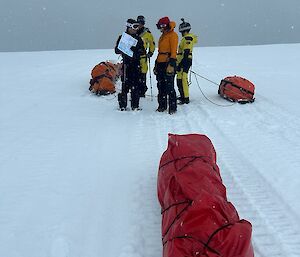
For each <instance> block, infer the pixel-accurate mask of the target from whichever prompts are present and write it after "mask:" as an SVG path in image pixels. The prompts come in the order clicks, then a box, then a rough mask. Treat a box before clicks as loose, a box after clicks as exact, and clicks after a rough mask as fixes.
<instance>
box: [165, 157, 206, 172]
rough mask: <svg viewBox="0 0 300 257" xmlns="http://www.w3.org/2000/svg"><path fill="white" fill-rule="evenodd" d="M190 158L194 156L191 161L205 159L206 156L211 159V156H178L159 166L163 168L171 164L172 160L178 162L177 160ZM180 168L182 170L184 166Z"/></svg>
mask: <svg viewBox="0 0 300 257" xmlns="http://www.w3.org/2000/svg"><path fill="white" fill-rule="evenodd" d="M189 158H192V160H191V161H194V160H196V159H202V160H204V161H205V158H208V159H210V160H211V157H209V156H205V155H192V156H183V157H180V158H176V159H173V160H170V161H167V162H166V163H164V164H162V165H161V166H159V169H160V168H163V167H164V166H166V165H169V164H170V163H172V162H176V161H180V160H184V159H189ZM189 163H190V162H189ZM184 167H186V165H185V166H184ZM180 170H182V168H181V169H180Z"/></svg>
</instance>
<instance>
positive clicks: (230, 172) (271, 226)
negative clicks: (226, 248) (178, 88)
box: [183, 104, 300, 257]
mask: <svg viewBox="0 0 300 257" xmlns="http://www.w3.org/2000/svg"><path fill="white" fill-rule="evenodd" d="M253 109H254V110H253ZM253 109H251V112H253V111H254V115H256V114H257V115H258V114H259V113H261V110H260V109H259V108H253ZM197 110H198V111H194V112H188V110H183V112H184V116H185V117H187V119H186V121H187V123H188V124H187V125H189V126H190V127H191V129H193V128H195V127H196V128H197V127H198V126H197V125H198V124H199V125H200V124H201V125H202V127H205V125H206V126H207V127H209V128H210V129H211V128H214V130H213V131H207V134H208V135H213V136H214V138H218V140H216V141H217V144H215V143H214V144H215V147H216V150H217V158H218V160H219V161H218V164H219V166H220V168H221V174H222V178H223V180H224V182H225V184H226V185H227V188H228V192H230V193H229V194H228V195H229V199H230V200H231V201H232V202H233V203H234V205H235V206H236V208H237V210H238V212H239V214H240V216H241V218H246V219H248V220H249V221H250V222H251V223H252V224H253V245H254V249H255V254H256V256H259V257H269V256H273V257H274V256H278V257H286V256H289V257H296V256H300V238H299V233H298V231H299V229H298V228H297V227H295V224H297V222H293V221H294V220H295V218H296V217H295V215H293V214H292V213H293V212H292V210H291V209H290V207H289V206H287V205H286V204H285V202H284V201H283V199H281V198H280V197H279V195H278V193H277V192H276V190H275V189H274V188H272V185H271V184H270V183H269V182H268V181H267V180H266V179H265V178H264V177H263V176H262V175H261V171H260V170H259V169H258V168H256V167H255V165H253V163H251V161H250V160H249V158H246V157H245V156H243V154H242V153H241V152H239V151H238V147H236V146H235V145H234V143H233V142H232V141H231V140H230V138H229V136H228V135H230V136H231V137H238V136H239V135H231V134H230V131H228V130H230V128H227V127H226V126H224V124H222V126H221V127H220V125H219V124H218V123H217V122H216V121H215V119H214V117H213V115H212V114H211V113H210V112H209V109H208V108H202V106H201V105H200V104H198V106H197ZM240 113H242V110H241V111H240ZM245 171H247V172H245ZM261 210H263V211H261Z"/></svg>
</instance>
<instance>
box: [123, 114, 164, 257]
mask: <svg viewBox="0 0 300 257" xmlns="http://www.w3.org/2000/svg"><path fill="white" fill-rule="evenodd" d="M128 114H129V115H135V116H136V117H135V118H136V120H135V122H136V124H135V131H134V135H135V140H134V141H133V142H132V143H131V144H130V148H129V152H128V155H129V156H134V157H133V159H134V160H135V162H136V165H137V166H138V167H141V170H140V174H139V175H138V176H137V177H136V178H135V181H136V182H135V183H134V185H133V188H132V190H133V191H134V193H133V195H134V197H135V198H134V199H132V201H133V202H134V203H135V210H134V211H133V213H134V215H135V217H134V219H135V221H136V222H135V224H132V227H133V230H132V235H131V237H132V238H131V246H130V247H131V248H132V249H127V253H126V254H130V256H131V255H133V256H137V257H138V256H143V257H152V256H161V253H162V250H161V232H160V228H161V217H160V208H159V203H158V200H157V194H156V191H157V189H156V179H157V176H156V175H157V167H158V163H155V161H154V160H153V159H155V157H154V156H152V155H153V154H152V153H153V147H155V148H157V147H156V145H157V140H154V139H153V138H152V137H147V135H145V130H144V128H145V124H147V125H146V127H149V126H151V121H150V119H149V118H148V117H147V116H145V115H144V113H143V111H141V112H137V113H134V112H129V113H128ZM152 125H153V124H152ZM144 146H147V147H144ZM145 155H146V156H149V159H147V160H145ZM153 164H154V167H155V168H154V170H153V169H152V166H153Z"/></svg>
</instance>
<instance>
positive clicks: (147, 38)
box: [137, 15, 155, 97]
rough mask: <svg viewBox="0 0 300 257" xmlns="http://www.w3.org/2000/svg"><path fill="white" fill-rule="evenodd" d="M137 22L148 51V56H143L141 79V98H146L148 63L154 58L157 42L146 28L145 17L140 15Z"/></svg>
mask: <svg viewBox="0 0 300 257" xmlns="http://www.w3.org/2000/svg"><path fill="white" fill-rule="evenodd" d="M137 22H138V23H139V24H140V26H139V30H138V31H137V35H138V36H139V37H141V39H142V40H143V42H144V47H145V50H146V54H145V55H142V56H141V60H140V65H141V77H140V82H141V83H140V88H139V92H140V97H145V93H146V91H147V89H148V87H147V84H146V81H147V79H146V75H147V71H148V61H149V60H150V58H151V57H152V55H153V53H154V51H155V41H154V37H153V35H152V33H151V31H150V30H149V29H148V28H146V27H145V17H144V16H143V15H139V16H138V17H137Z"/></svg>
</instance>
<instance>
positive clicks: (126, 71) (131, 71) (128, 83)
mask: <svg viewBox="0 0 300 257" xmlns="http://www.w3.org/2000/svg"><path fill="white" fill-rule="evenodd" d="M138 28H139V24H138V23H137V21H135V20H134V19H128V20H127V22H126V33H127V34H128V35H130V36H131V37H133V38H134V39H136V40H137V43H136V45H135V46H132V47H131V48H130V50H131V51H132V52H133V55H132V56H129V55H127V54H126V53H124V52H122V51H121V50H120V49H119V47H118V46H119V43H120V40H121V38H122V35H120V36H119V38H118V40H117V42H116V46H115V53H116V54H121V55H122V58H123V75H122V76H121V80H122V91H121V93H119V94H118V101H119V106H120V110H121V111H124V110H126V108H127V94H128V92H129V90H130V94H131V109H132V110H139V100H140V95H139V83H140V82H139V81H140V72H141V66H140V58H141V56H142V55H145V53H146V52H145V48H144V43H143V40H142V39H141V38H140V37H139V36H137V35H136V33H137V31H138Z"/></svg>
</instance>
